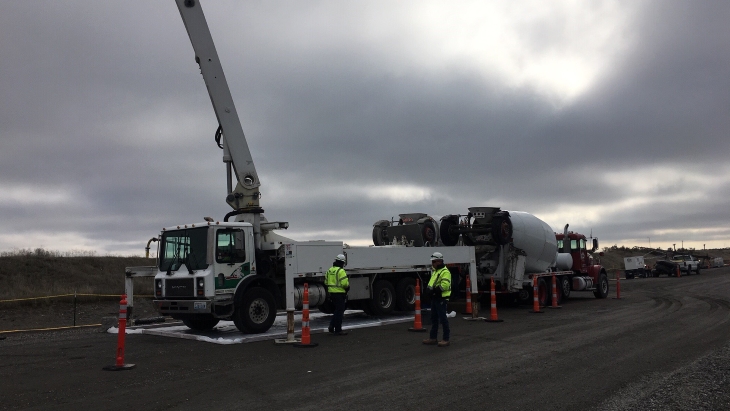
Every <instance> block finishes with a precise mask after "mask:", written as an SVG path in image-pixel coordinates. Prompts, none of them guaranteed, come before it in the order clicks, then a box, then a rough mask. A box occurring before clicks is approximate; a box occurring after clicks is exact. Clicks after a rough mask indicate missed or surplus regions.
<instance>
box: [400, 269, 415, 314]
mask: <svg viewBox="0 0 730 411" xmlns="http://www.w3.org/2000/svg"><path fill="white" fill-rule="evenodd" d="M395 305H396V306H397V307H398V310H400V311H413V310H414V309H415V308H416V280H415V279H414V278H410V277H408V278H401V279H400V281H398V285H396V287H395Z"/></svg>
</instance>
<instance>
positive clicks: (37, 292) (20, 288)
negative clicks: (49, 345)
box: [0, 249, 155, 304]
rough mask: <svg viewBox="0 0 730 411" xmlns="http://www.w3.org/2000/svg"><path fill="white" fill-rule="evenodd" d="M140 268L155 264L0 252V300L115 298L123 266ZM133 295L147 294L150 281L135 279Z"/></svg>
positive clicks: (73, 255) (50, 253)
mask: <svg viewBox="0 0 730 411" xmlns="http://www.w3.org/2000/svg"><path fill="white" fill-rule="evenodd" d="M79 254H81V255H79ZM144 265H155V260H154V259H147V258H143V257H114V256H105V257H98V256H94V255H93V253H83V252H82V253H60V252H54V251H46V250H43V249H36V250H16V251H13V252H4V253H2V255H0V300H8V299H19V298H30V297H46V296H52V295H60V294H73V293H78V294H100V295H104V294H114V295H117V296H118V295H121V294H123V293H124V269H125V267H129V266H144ZM134 293H135V294H136V295H142V294H151V293H152V279H136V280H135V286H134ZM83 298H84V299H92V300H93V299H100V298H94V297H83ZM38 301H44V300H38ZM36 303H37V302H35V303H34V304H36ZM4 304H8V303H4Z"/></svg>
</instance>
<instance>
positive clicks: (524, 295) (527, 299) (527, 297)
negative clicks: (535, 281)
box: [485, 288, 532, 304]
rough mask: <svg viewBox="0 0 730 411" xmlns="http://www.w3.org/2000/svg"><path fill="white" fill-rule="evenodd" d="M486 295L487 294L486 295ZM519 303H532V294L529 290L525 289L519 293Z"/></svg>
mask: <svg viewBox="0 0 730 411" xmlns="http://www.w3.org/2000/svg"><path fill="white" fill-rule="evenodd" d="M485 295H486V294H485ZM517 303H519V304H530V303H532V292H531V290H528V289H527V288H523V289H521V290H520V291H518V292H517Z"/></svg>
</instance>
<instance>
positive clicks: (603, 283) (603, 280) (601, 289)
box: [593, 273, 608, 298]
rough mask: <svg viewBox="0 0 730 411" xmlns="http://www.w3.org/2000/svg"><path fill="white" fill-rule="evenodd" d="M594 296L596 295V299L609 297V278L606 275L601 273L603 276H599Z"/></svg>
mask: <svg viewBox="0 0 730 411" xmlns="http://www.w3.org/2000/svg"><path fill="white" fill-rule="evenodd" d="M593 295H595V296H596V298H606V297H608V277H607V276H606V274H604V273H601V275H599V276H598V284H596V291H594V292H593Z"/></svg>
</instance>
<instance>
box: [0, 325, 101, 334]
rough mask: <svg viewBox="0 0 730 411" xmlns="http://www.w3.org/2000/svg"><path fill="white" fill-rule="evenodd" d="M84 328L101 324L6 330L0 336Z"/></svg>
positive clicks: (0, 332)
mask: <svg viewBox="0 0 730 411" xmlns="http://www.w3.org/2000/svg"><path fill="white" fill-rule="evenodd" d="M84 327H101V324H85V325H69V326H67V327H52V328H31V329H27V330H6V331H0V334H10V333H22V332H26V331H54V330H68V329H71V328H84Z"/></svg>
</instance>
